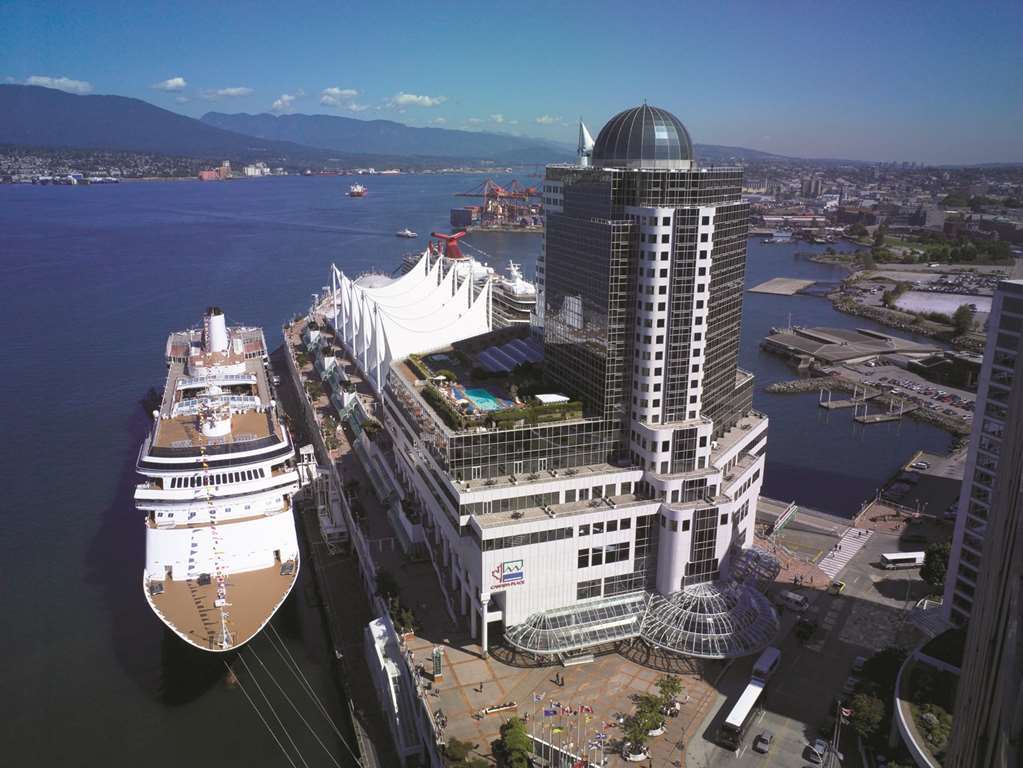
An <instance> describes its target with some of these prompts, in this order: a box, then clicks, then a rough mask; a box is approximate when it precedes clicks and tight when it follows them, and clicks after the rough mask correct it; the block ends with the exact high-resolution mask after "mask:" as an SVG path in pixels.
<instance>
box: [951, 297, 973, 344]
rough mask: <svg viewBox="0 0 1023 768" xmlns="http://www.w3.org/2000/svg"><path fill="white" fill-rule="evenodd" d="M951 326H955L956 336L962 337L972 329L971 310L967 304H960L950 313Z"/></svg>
mask: <svg viewBox="0 0 1023 768" xmlns="http://www.w3.org/2000/svg"><path fill="white" fill-rule="evenodd" d="M952 325H954V326H955V329H956V334H957V335H959V336H962V335H963V334H964V333H968V332H969V331H970V330H971V329H972V328H973V309H971V308H970V305H969V304H960V305H959V308H958V309H956V311H955V312H953V313H952Z"/></svg>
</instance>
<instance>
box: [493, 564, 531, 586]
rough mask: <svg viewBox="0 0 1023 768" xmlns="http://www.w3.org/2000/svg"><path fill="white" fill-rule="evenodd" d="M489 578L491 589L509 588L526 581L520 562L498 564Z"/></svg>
mask: <svg viewBox="0 0 1023 768" xmlns="http://www.w3.org/2000/svg"><path fill="white" fill-rule="evenodd" d="M490 576H491V578H492V579H493V583H492V584H491V587H490V588H491V589H502V588H504V587H511V586H514V585H516V584H522V583H524V582H525V580H526V573H525V570H524V569H523V567H522V561H521V560H505V561H504V562H503V563H498V564H497V566H496V567H495V568H494V570H492V571H491V572H490Z"/></svg>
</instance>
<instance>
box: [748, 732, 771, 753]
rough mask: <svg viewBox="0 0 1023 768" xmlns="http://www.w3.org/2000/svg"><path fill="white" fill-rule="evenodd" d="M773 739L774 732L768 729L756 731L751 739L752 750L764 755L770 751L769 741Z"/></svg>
mask: <svg viewBox="0 0 1023 768" xmlns="http://www.w3.org/2000/svg"><path fill="white" fill-rule="evenodd" d="M773 741H774V734H773V733H771V732H770V731H764V732H763V733H758V734H757V737H756V738H755V739H753V751H754V752H759V753H760V754H762V755H766V754H767V753H768V752H770V751H771V743H772V742H773Z"/></svg>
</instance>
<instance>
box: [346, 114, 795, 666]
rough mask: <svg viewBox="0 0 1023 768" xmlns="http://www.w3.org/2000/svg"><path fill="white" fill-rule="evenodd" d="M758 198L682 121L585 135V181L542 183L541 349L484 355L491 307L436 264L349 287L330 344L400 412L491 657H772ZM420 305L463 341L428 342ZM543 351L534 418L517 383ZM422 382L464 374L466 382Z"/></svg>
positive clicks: (398, 474)
mask: <svg viewBox="0 0 1023 768" xmlns="http://www.w3.org/2000/svg"><path fill="white" fill-rule="evenodd" d="M741 188H742V171H741V169H738V168H700V167H697V166H696V165H695V163H694V158H693V147H692V143H691V141H690V138H689V134H688V132H687V131H686V128H685V127H684V126H683V125H682V123H681V122H680V121H679V120H678V119H677V118H676V117H675V116H674V115H671V114H670V113H668V112H665V111H664V110H660V109H656V108H654V107H650V106H647V105H645V104H644V105H643V106H641V107H636V108H634V109H630V110H627V111H625V112H622V113H620V114H618V115H616V116H615V117H613V118H612V119H611V120H610V121H609V122H608V123H607V125H605V126H604V128H603V129H602V130H601V131H600V133H599V135H598V136H597V139H596V141H592V140H591V139H590V138H589V134H588V133H586V132H585V131H584V130H581V132H580V152H579V162H578V164H576V165H552V166H548V168H547V171H546V177H545V179H544V182H543V190H544V201H545V208H546V212H547V221H546V233H545V240H544V253H543V255H542V261H541V263H542V273H541V274H542V281H541V284H540V285H539V286H538V288H539V289H540V291H539V295H541V296H542V300H543V307H542V308H540V309H539V311H538V312H537V313H536V318H537V319H538V320H542V322H543V327H542V330H540V329H535V331H534V334H533V335H532V337H531V338H529V339H525V340H523V339H511V340H510V341H509V340H508V339H509V338H510V337H509V336H507V334H505V335H501V336H500V338H494V337H495V336H497V335H498V334H496V333H494V334H487V333H486V330H487V328H485V327H483V326H485V325H486V324H487V322H489V320H488V318H486V315H485V310H484V309H482V308H481V306H482V305H481V302H484V301H486V300H487V299H488V298H489V297H488V296H486V295H485V291H486V289H485V288H484V289H482V290H477V289H476V288H474V287H473V286H471V285H470V286H468V287H467V286H466V285H465V281H463V282H461V283H459V282H458V280H457V279H454V282H452V278H449V277H448V275H445V274H433V272H434V271H435V270H434V269H431V268H430V266H429V262H428V260H424V261H423V262H421V263H420V264H419V265H417V267H415V268H413V270H412V271H411V272H409V273H408V274H406V275H404V276H402V277H401V278H398V279H397V280H396V281H394V282H391V283H387V284H385V285H383V284H381V283H380V281H379V280H370V281H366V280H362V279H360V280H355V281H352V280H350V279H349V278H348V277H346V276H345V275H343V274H342V273H340V272H339V271H338V270H337V269H336V268H335V270H334V275H333V291H332V296H333V309H332V311H333V315H334V316H333V318H332V323H333V325H334V327H335V330H336V338H337V339H338V341H339V342H340V343H341V344H343V346H344V347H345V349H346V351H347V352H348V354H349V355H351V356H352V358H353V359H354V360H355V361H356V362H357V364H358V365H359V367H360V368H361V369H362V370H363V371H364V372H365V374H366V379H367V380H368V381H369V382H370V383H371V384H372V385H373V386H374V389H375V390H376V391H377V393H378V396H379V398H380V400H381V402H382V409H381V413H380V416H381V420H382V422H383V424H384V426H385V428H386V430H387V433H388V435H389V436H390V440H391V442H392V443H393V451H388V453H387V454H386V455H387V462H388V464H389V466H388V467H387V470H386V471H387V472H388V473H393V475H394V477H395V480H396V485H397V486H398V487H399V488H400V489H402V491H401V493H402V494H403V495H407V496H408V497H410V498H409V501H410V502H412V503H414V504H415V506H416V508H417V509H418V510H420V511H421V514H419V515H417V518H418V519H419V521H420V522H419V523H418V524H420V525H421V526H422V541H423V549H424V550H425V551H426V552H427V553H428V554H429V556H430V557H431V558H432V559H433V562H434V564H435V566H436V570H437V572H438V575H439V578H440V583H441V587H442V590H443V592H444V594H445V598H446V601H447V604H448V609H449V610H450V611H451V612H452V613H453V614H460V615H461V616H463V617H466V619H467V620H468V624H469V626H470V628H471V630H472V632H473V634H474V636H476V637H477V638H478V639H479V642H480V643H481V645H482V647H483V649H484V650H486V648H487V646H488V644H490V643H491V641H492V640H493V639H494V638H495V636H496V635H497V634H499V635H500V636H502V637H503V639H504V641H505V642H506V643H508V644H510V645H511V646H513V647H515V648H516V649H518V650H520V651H523V652H527V653H532V654H536V655H540V656H555V655H572V654H578V653H584V652H586V649H589V648H592V647H595V646H599V645H604V644H608V643H614V642H618V641H622V640H628V639H631V638H637V637H638V638H642V639H643V640H644V641H646V642H647V643H649V644H650V645H652V646H655V647H657V648H661V649H665V650H669V651H674V652H679V653H684V654H688V655H694V656H703V657H711V658H723V657H733V656H741V655H745V654H751V653H755V652H757V651H758V650H760V649H761V648H763V647H764V646H766V645H767V644H769V642H770V641H771V640H772V639H773V637H774V634H775V633H776V631H777V628H778V619H777V615H776V613H775V611H774V609H773V608H772V607H771V605H770V604H769V603H768V601H767V600H766V598H765V597H764V596H763V594H762V589H763V587H764V586H765V585H766V584H767V583H768V582H769V581H770V580H771V579H773V577H774V575H775V574H776V573H777V570H778V564H777V561H775V560H774V559H773V558H772V557H771V556H769V555H767V554H765V553H763V552H760V551H758V550H755V549H753V548H752V545H753V526H754V520H755V517H756V505H757V499H758V496H759V492H760V487H761V484H762V481H763V472H764V461H765V451H766V442H767V418H766V417H765V416H764V415H763V414H760V413H758V412H757V411H755V410H754V409H753V407H752V392H753V377H752V375H751V374H750V373H748V372H746V371H743V370H742V369H740V368H739V367H738V365H737V358H738V350H739V330H740V319H741V310H742V292H743V278H744V271H745V262H746V236H747V231H748V219H749V208H748V205H747V204H746V203H744V202H742V200H741ZM424 258H425V254H424ZM423 306H430V307H432V308H433V309H432V312H433V316H435V317H443V318H445V319H444V321H443V323H439V322H437V321H429V323H428V324H429V325H430V327H431V328H432V329H433V331H432V333H431V334H430V341H429V342H428V343H427V341H426V340H425V334H424V333H423V332H422V329H423V327H424V323H427V321H426V320H421V321H419V322H418V323H416V322H413V318H415V317H418V316H419V315H417V314H416V313H417V312H419V311H420V310H419V309H417V308H421V307H423ZM420 314H421V312H420ZM463 318H464V320H463ZM481 331H482V332H483V333H482V335H480V334H481ZM413 336H415V337H416V338H415V339H414V340H413ZM413 347H415V349H413ZM541 350H542V372H543V373H542V375H543V388H542V389H540V390H539V391H535V392H534V394H536V395H537V398H538V401H539V402H537V403H535V404H526V403H523V402H521V401H522V400H524V399H528V398H525V397H524V396H523V397H522V398H520V397H518V395H517V390H518V385H517V379H516V376H517V374H518V372H519V371H520V369H519V368H516V367H514V365H513V363H514V362H519V361H521V362H528V361H531V360H539V359H540V357H541ZM410 352H416V353H419V354H422V355H423V357H422V360H421V361H420V359H419V358H414V359H413V358H410V357H409V355H408V353H410ZM508 358H511V359H512V364H502V360H507V359H508ZM423 362H425V363H427V364H428V365H429V367H430V368H432V369H433V371H432V372H433V373H436V371H437V370H438V369H448V368H450V367H452V366H455V365H456V364H458V365H460V366H461V368H460V369H459V370H460V371H461V372H462V373H460V374H459V375H458V376H457V377H456V378H457V381H458V383H457V384H453V383H452V382H450V381H441V380H439V378H437V377H431V375H430V374H431V371H429V370H424V366H423V364H422V363H423ZM538 367H539V366H538V365H537V364H533V365H532V366H531V368H532V369H533V370H536V369H537V368H538ZM484 374H485V375H484ZM444 378H445V379H446V378H447V377H444ZM495 392H496V393H498V394H496V395H495V394H494V393H495ZM516 401H519V402H516Z"/></svg>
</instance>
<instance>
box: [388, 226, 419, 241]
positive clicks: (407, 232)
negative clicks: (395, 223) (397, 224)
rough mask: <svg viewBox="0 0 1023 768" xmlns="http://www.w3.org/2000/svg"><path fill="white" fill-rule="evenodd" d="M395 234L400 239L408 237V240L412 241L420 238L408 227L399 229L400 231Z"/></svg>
mask: <svg viewBox="0 0 1023 768" xmlns="http://www.w3.org/2000/svg"><path fill="white" fill-rule="evenodd" d="M394 234H395V235H397V236H398V237H407V238H409V239H410V240H411V239H412V238H413V237H419V235H418V234H416V233H415V232H413V231H412V230H411V229H409V228H408V227H405V229H399V230H398V231H397V232H395V233H394Z"/></svg>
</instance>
